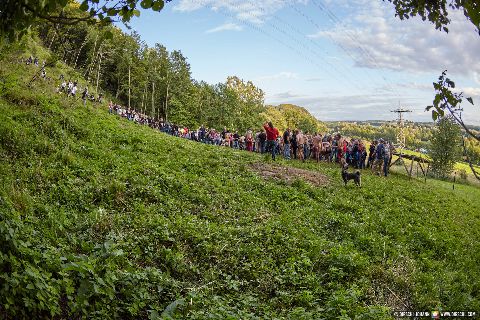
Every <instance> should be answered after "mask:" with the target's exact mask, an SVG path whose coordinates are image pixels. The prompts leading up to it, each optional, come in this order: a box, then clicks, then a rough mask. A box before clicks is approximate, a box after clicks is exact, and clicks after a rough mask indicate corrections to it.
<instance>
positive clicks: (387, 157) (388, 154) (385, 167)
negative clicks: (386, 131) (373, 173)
mask: <svg viewBox="0 0 480 320" xmlns="http://www.w3.org/2000/svg"><path fill="white" fill-rule="evenodd" d="M391 156H392V154H391V150H390V143H389V142H386V143H385V151H384V156H383V174H384V175H385V177H386V176H388V169H389V168H390V166H389V164H390V158H391Z"/></svg>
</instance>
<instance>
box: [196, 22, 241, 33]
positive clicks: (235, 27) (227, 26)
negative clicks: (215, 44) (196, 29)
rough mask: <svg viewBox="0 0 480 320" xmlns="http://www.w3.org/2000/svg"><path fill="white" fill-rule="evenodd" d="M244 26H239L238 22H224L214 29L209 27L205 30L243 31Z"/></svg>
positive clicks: (209, 31) (210, 31) (208, 31)
mask: <svg viewBox="0 0 480 320" xmlns="http://www.w3.org/2000/svg"><path fill="white" fill-rule="evenodd" d="M242 29H243V28H242V27H241V26H239V25H238V24H235V23H225V24H222V25H221V26H218V27H216V28H213V29H209V30H207V31H205V33H215V32H221V31H242Z"/></svg>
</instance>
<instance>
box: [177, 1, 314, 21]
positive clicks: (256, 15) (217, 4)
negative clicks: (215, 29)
mask: <svg viewBox="0 0 480 320" xmlns="http://www.w3.org/2000/svg"><path fill="white" fill-rule="evenodd" d="M293 1H294V3H303V4H304V3H305V0H293ZM287 4H288V3H287V2H286V1H285V0H259V1H254V2H249V1H244V0H180V1H179V3H178V4H177V5H176V6H175V7H174V10H176V11H182V12H189V11H195V10H199V9H202V8H209V9H211V10H213V11H222V10H223V11H226V12H227V14H232V15H233V16H234V17H236V18H237V19H239V20H242V21H247V22H250V23H255V24H261V23H262V22H263V21H265V19H266V18H268V17H269V16H270V15H271V14H273V13H275V12H277V11H278V10H280V9H282V8H283V7H285V6H286V5H287Z"/></svg>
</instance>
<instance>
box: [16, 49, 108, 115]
mask: <svg viewBox="0 0 480 320" xmlns="http://www.w3.org/2000/svg"><path fill="white" fill-rule="evenodd" d="M20 62H21V63H25V64H26V65H32V66H35V67H39V68H41V69H40V77H41V78H42V79H44V80H51V79H50V78H48V77H47V70H46V69H47V66H46V61H45V60H44V61H43V62H42V64H41V67H40V60H39V59H38V57H34V56H30V57H28V58H26V59H23V58H22V59H21V60H20ZM58 80H59V81H60V84H59V85H58V87H57V93H60V94H65V95H66V96H67V97H73V98H76V97H77V92H80V91H82V93H81V95H80V98H81V99H82V101H83V105H84V106H86V104H87V101H91V102H98V103H103V94H102V93H99V94H98V95H97V96H95V94H94V93H89V91H88V87H87V86H85V87H84V88H82V89H83V90H80V89H79V84H78V81H73V80H68V81H67V80H66V79H65V76H64V75H63V74H62V75H60V78H59V79H58Z"/></svg>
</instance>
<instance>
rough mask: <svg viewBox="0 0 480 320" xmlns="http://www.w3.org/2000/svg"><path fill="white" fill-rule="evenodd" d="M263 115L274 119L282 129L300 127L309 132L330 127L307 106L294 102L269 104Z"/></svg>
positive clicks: (325, 130) (323, 130) (324, 130)
mask: <svg viewBox="0 0 480 320" xmlns="http://www.w3.org/2000/svg"><path fill="white" fill-rule="evenodd" d="M262 116H263V117H264V118H265V119H269V120H271V121H273V123H275V125H276V126H277V127H278V129H280V130H285V129H286V128H290V129H296V128H298V129H301V130H303V131H304V132H309V133H314V132H321V133H325V132H328V128H327V126H326V125H325V124H324V123H323V122H321V121H318V119H316V118H315V117H314V116H312V115H311V114H310V113H309V112H308V111H307V110H306V109H305V108H302V107H299V106H296V105H293V104H281V105H279V106H267V107H266V109H265V111H264V112H263V114H262Z"/></svg>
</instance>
